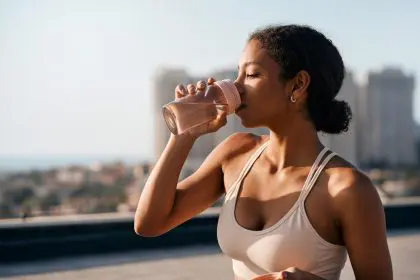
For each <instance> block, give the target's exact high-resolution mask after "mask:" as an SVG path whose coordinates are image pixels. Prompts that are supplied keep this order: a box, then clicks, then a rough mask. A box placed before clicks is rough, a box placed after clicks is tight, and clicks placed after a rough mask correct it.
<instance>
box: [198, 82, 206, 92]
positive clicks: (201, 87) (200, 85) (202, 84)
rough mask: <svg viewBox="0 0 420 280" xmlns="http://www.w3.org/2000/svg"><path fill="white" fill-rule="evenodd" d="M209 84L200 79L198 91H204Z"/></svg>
mask: <svg viewBox="0 0 420 280" xmlns="http://www.w3.org/2000/svg"><path fill="white" fill-rule="evenodd" d="M206 87H207V84H206V82H205V81H199V82H198V83H197V91H204V90H206Z"/></svg>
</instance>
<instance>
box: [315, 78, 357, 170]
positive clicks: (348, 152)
mask: <svg viewBox="0 0 420 280" xmlns="http://www.w3.org/2000/svg"><path fill="white" fill-rule="evenodd" d="M358 94H359V87H358V85H357V84H356V82H355V81H354V78H353V74H352V73H351V72H347V73H346V76H345V78H344V81H343V85H342V87H341V89H340V91H339V93H338V94H337V99H338V100H344V101H346V102H347V103H348V104H349V106H350V108H351V110H352V113H353V120H352V122H351V123H350V126H349V130H348V131H347V132H345V133H342V134H323V133H320V139H321V141H322V142H323V143H324V145H326V146H328V147H329V148H330V149H331V150H332V151H334V152H336V153H337V154H339V155H340V156H342V157H343V158H344V159H346V160H348V161H350V162H351V163H353V164H355V165H357V164H358V159H357V133H358V131H359V130H358V124H359V123H358V121H357V115H358V108H357V98H358Z"/></svg>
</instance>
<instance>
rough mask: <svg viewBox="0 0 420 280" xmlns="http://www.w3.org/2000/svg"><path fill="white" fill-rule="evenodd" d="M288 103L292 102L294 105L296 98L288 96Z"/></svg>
mask: <svg viewBox="0 0 420 280" xmlns="http://www.w3.org/2000/svg"><path fill="white" fill-rule="evenodd" d="M290 101H292V103H295V102H296V98H295V97H294V96H293V95H291V96H290Z"/></svg>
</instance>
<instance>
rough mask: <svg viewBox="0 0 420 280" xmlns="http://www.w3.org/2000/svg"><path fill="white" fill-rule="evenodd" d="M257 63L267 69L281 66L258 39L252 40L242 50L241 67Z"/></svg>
mask: <svg viewBox="0 0 420 280" xmlns="http://www.w3.org/2000/svg"><path fill="white" fill-rule="evenodd" d="M255 63H256V64H259V65H260V66H261V67H263V68H266V69H267V70H274V69H276V70H278V68H279V66H278V64H277V62H276V61H275V60H274V59H273V58H272V57H271V56H270V55H269V54H268V52H267V51H266V50H265V49H264V48H262V45H261V43H260V42H258V41H257V40H251V41H249V42H248V43H247V44H246V46H245V48H244V50H243V52H242V56H241V59H240V61H239V67H246V66H247V65H250V64H255Z"/></svg>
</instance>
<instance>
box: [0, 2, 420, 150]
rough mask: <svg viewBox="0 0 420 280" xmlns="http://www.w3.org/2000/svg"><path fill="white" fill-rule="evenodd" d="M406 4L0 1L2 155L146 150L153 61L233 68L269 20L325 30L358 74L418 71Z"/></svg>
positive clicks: (413, 18) (201, 69)
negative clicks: (252, 36)
mask: <svg viewBox="0 0 420 280" xmlns="http://www.w3.org/2000/svg"><path fill="white" fill-rule="evenodd" d="M404 3H405V2H404V1H403V2H400V3H398V4H397V3H392V2H390V1H385V2H384V1H371V2H369V3H364V2H362V1H353V2H352V3H340V4H339V6H337V4H336V2H334V1H320V2H317V3H306V2H304V1H293V3H279V2H278V1H259V2H258V3H252V2H243V1H242V2H240V1H230V2H228V3H224V2H222V1H213V2H212V5H214V8H212V7H209V5H208V3H207V2H204V1H196V2H193V3H187V1H179V2H177V3H173V2H171V1H165V0H162V1H125V2H124V3H116V2H107V1H103V2H102V1H84V2H83V3H82V2H79V1H61V2H54V1H36V2H31V1H23V0H20V1H19V0H17V1H7V0H6V1H4V0H3V1H0V42H1V43H0V57H1V58H2V63H1V64H0V104H1V105H0V133H1V134H2V137H1V138H0V156H3V157H4V156H37V155H42V156H59V155H135V156H137V157H144V158H153V156H154V154H153V143H152V142H153V141H154V139H153V133H154V132H153V125H154V120H153V116H154V115H153V105H152V100H153V96H152V92H153V90H152V80H153V76H154V75H155V73H156V71H157V69H158V68H159V67H163V68H183V69H186V71H187V72H188V73H191V74H193V76H205V75H206V74H207V73H211V72H214V71H218V70H219V69H228V68H232V67H233V68H236V64H237V60H238V58H239V56H240V54H241V52H242V48H243V45H244V43H245V41H246V38H247V35H248V33H249V32H251V31H252V30H254V29H255V28H258V27H261V26H264V25H267V24H270V23H298V24H309V25H311V26H314V27H315V28H317V29H319V30H321V31H323V32H324V33H325V34H326V35H327V36H328V37H330V38H331V39H332V40H333V42H334V43H335V44H336V45H337V47H338V48H339V49H340V51H341V53H342V55H343V58H344V61H345V63H346V65H347V67H348V68H349V69H351V70H352V72H353V73H355V75H356V80H357V81H359V82H360V81H364V77H367V74H368V71H379V70H381V69H382V68H383V66H387V65H391V66H392V65H395V66H397V67H400V68H402V69H403V71H404V72H405V73H407V74H413V73H414V74H415V75H416V77H418V74H419V73H420V61H418V60H415V59H412V58H413V57H416V54H417V50H416V45H418V39H416V38H414V37H415V36H414V37H413V36H412V34H415V33H416V28H415V26H418V25H419V24H420V19H419V18H418V17H417V15H416V13H415V11H416V10H418V9H416V8H415V6H419V5H420V4H419V3H414V2H409V1H407V3H408V4H409V5H408V4H407V3H405V4H404ZM410 3H411V4H410ZM406 4H407V5H406ZM221 5H223V6H221ZM207 7H208V8H209V9H215V10H216V11H217V13H219V16H221V19H220V20H215V19H214V18H212V17H210V16H209V15H207V14H208V13H206V8H207ZM217 7H223V9H221V8H220V9H219V8H217ZM371 9H374V10H375V11H376V13H370V12H369V11H370V10H371ZM256 11H259V12H258V13H257V12H256ZM356 19H357V20H356ZM227 34H228V35H229V36H228V37H225V36H226V35H227ZM222 37H225V38H226V39H223V40H222V39H221V38H222ZM186 40H191V42H192V43H191V44H185V42H186ZM220 42H223V43H220ZM384 46H386V48H384ZM204 52H206V53H208V55H206V56H204V55H203V53H204ZM418 92H419V90H418V87H416V89H415V94H414V95H415V97H414V100H415V102H414V105H413V106H414V108H415V110H414V114H415V115H414V116H413V118H415V119H416V121H417V122H419V120H420V112H419V109H418V108H420V100H419V97H418Z"/></svg>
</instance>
